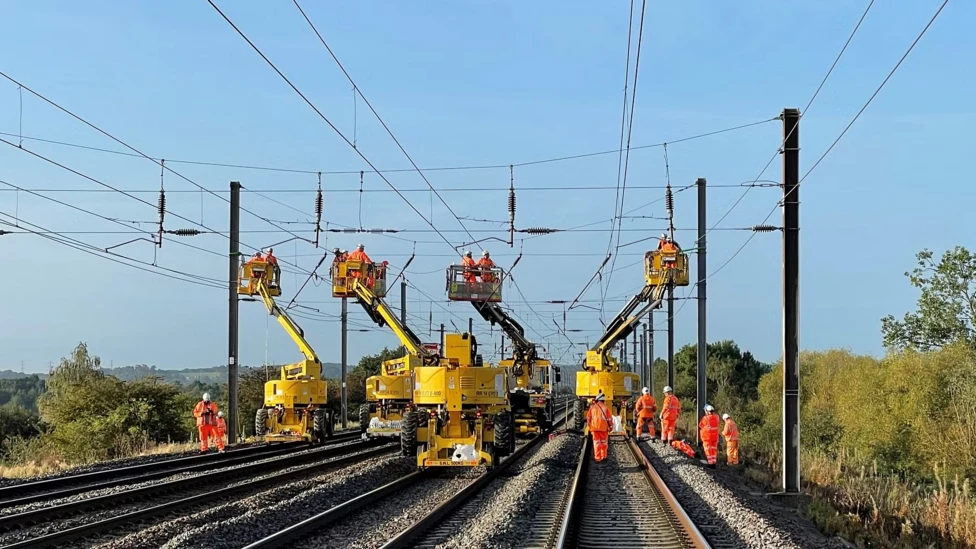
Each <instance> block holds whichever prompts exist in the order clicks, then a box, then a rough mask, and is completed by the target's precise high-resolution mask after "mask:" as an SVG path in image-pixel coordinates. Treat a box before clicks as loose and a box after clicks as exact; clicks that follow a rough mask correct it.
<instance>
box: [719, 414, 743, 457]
mask: <svg viewBox="0 0 976 549" xmlns="http://www.w3.org/2000/svg"><path fill="white" fill-rule="evenodd" d="M722 419H723V420H724V421H725V426H724V427H723V429H722V436H723V437H725V462H726V463H728V464H729V465H738V464H739V426H738V425H736V424H735V422H734V421H732V416H730V415H729V414H722Z"/></svg>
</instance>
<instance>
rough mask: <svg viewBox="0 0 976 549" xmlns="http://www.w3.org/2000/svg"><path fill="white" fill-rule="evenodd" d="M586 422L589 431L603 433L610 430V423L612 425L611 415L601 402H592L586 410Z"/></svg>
mask: <svg viewBox="0 0 976 549" xmlns="http://www.w3.org/2000/svg"><path fill="white" fill-rule="evenodd" d="M586 424H587V425H588V426H589V428H590V431H600V432H604V433H605V432H607V431H609V430H610V425H613V416H611V415H610V410H608V409H607V407H606V405H604V404H603V403H602V402H594V403H593V404H591V405H590V408H589V410H587V411H586Z"/></svg>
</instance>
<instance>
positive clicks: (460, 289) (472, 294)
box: [447, 265, 505, 303]
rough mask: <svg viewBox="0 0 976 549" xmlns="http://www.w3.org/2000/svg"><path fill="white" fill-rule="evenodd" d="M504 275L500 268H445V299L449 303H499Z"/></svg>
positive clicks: (453, 266) (454, 266)
mask: <svg viewBox="0 0 976 549" xmlns="http://www.w3.org/2000/svg"><path fill="white" fill-rule="evenodd" d="M504 275H505V273H504V271H502V268H501V267H492V268H490V269H486V268H484V267H477V266H475V267H465V266H464V265H451V266H450V267H448V268H447V298H448V299H450V300H451V301H490V302H492V303H500V302H501V300H502V279H503V277H504Z"/></svg>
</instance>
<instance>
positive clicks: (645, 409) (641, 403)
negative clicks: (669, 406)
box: [634, 395, 657, 417]
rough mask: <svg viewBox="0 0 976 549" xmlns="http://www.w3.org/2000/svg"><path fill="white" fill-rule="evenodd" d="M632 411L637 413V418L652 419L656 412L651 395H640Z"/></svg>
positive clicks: (655, 402) (654, 402)
mask: <svg viewBox="0 0 976 549" xmlns="http://www.w3.org/2000/svg"><path fill="white" fill-rule="evenodd" d="M634 410H636V411H637V417H654V412H656V411H657V401H656V400H654V397H652V396H651V395H641V397H640V398H639V399H637V404H635V405H634Z"/></svg>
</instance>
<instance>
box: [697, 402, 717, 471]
mask: <svg viewBox="0 0 976 549" xmlns="http://www.w3.org/2000/svg"><path fill="white" fill-rule="evenodd" d="M718 431H719V429H718V414H716V413H715V408H713V407H712V405H711V404H706V405H705V415H704V417H702V418H701V421H699V422H698V436H699V438H700V439H701V442H702V447H703V448H704V450H705V459H707V460H708V466H709V467H710V468H712V469H714V468H715V464H716V463H717V462H718Z"/></svg>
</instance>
